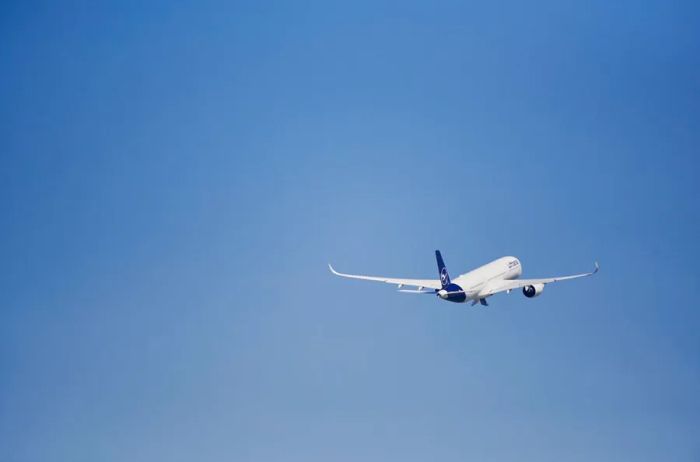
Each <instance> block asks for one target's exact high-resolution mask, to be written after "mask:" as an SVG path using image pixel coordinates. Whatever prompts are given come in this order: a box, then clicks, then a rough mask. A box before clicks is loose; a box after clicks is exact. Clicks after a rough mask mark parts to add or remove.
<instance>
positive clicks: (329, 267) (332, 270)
mask: <svg viewBox="0 0 700 462" xmlns="http://www.w3.org/2000/svg"><path fill="white" fill-rule="evenodd" d="M328 269H330V270H331V273H333V274H335V275H336V276H339V274H338V272H337V271H336V270H334V269H333V267H332V266H331V264H330V263H329V264H328Z"/></svg>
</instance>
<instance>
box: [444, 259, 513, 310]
mask: <svg viewBox="0 0 700 462" xmlns="http://www.w3.org/2000/svg"><path fill="white" fill-rule="evenodd" d="M522 274H523V267H522V265H521V264H520V260H518V259H517V258H515V257H501V258H499V259H498V260H494V261H492V262H491V263H487V264H485V265H484V266H480V267H478V268H477V269H475V270H472V271H470V272H468V273H465V274H460V275H459V276H457V277H456V278H454V279H452V283H454V284H457V285H458V286H460V287H461V288H462V290H464V291H465V292H466V295H467V299H466V300H465V302H466V301H471V300H478V299H480V298H484V297H483V296H480V295H479V291H480V290H482V289H483V288H484V287H486V285H487V284H488V283H489V282H491V281H496V280H503V279H518V278H519V277H520V276H521V275H522Z"/></svg>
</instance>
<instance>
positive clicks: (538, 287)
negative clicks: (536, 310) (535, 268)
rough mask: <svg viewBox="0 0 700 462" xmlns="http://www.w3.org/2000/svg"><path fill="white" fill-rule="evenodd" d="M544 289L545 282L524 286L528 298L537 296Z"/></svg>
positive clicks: (524, 292) (524, 293)
mask: <svg viewBox="0 0 700 462" xmlns="http://www.w3.org/2000/svg"><path fill="white" fill-rule="evenodd" d="M543 290H544V284H532V285H529V286H525V287H523V295H525V296H526V297H527V298H533V297H537V296H538V295H539V294H541V293H542V291H543Z"/></svg>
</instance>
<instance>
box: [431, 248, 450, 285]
mask: <svg viewBox="0 0 700 462" xmlns="http://www.w3.org/2000/svg"><path fill="white" fill-rule="evenodd" d="M435 258H436V259H437V266H438V271H439V272H440V283H441V284H442V288H443V289H444V288H445V287H447V286H449V285H450V275H449V274H447V268H445V262H444V261H443V260H442V255H440V251H439V250H436V251H435Z"/></svg>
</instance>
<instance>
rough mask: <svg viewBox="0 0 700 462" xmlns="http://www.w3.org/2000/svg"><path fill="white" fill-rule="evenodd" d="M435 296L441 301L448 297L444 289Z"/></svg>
mask: <svg viewBox="0 0 700 462" xmlns="http://www.w3.org/2000/svg"><path fill="white" fill-rule="evenodd" d="M437 294H438V297H440V298H441V299H443V300H445V299H446V298H447V297H448V295H447V291H446V290H445V289H442V290H439V291H438V293H437Z"/></svg>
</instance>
